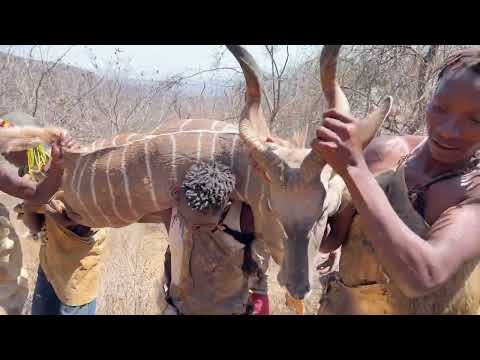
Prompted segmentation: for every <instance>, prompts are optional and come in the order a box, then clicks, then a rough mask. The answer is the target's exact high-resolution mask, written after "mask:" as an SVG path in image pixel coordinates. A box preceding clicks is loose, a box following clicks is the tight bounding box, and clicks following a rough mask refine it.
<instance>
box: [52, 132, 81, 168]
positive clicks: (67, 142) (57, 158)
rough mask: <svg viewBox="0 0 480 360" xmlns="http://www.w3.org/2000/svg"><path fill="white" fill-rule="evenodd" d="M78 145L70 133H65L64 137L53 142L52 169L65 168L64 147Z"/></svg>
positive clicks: (68, 147)
mask: <svg viewBox="0 0 480 360" xmlns="http://www.w3.org/2000/svg"><path fill="white" fill-rule="evenodd" d="M75 146H77V144H76V142H75V141H74V140H73V139H72V137H71V136H70V135H68V134H66V133H65V134H64V136H63V137H62V138H60V139H59V140H58V141H56V142H54V143H53V144H52V151H51V160H50V169H53V170H60V169H63V151H62V150H63V149H64V148H66V149H71V148H73V147H75Z"/></svg>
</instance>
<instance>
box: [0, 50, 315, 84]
mask: <svg viewBox="0 0 480 360" xmlns="http://www.w3.org/2000/svg"><path fill="white" fill-rule="evenodd" d="M3 47H4V46H0V49H1V48H3ZM70 47H71V45H51V46H41V47H40V48H39V49H41V50H42V51H43V54H44V55H43V56H45V53H46V51H47V50H48V58H49V59H56V58H57V57H58V56H60V55H61V54H63V53H64V52H65V51H66V50H68V49H69V48H70ZM30 48H31V46H16V47H15V48H14V49H15V52H16V53H17V54H19V55H22V54H25V52H26V51H28V50H29V49H30ZM246 48H247V49H248V50H249V51H250V52H251V54H252V55H253V56H254V58H255V59H256V60H257V62H258V63H259V66H260V67H262V68H265V70H267V69H268V68H267V66H268V63H267V62H266V57H265V49H264V48H263V46H262V45H246ZM307 48H308V49H310V47H309V46H308V45H291V46H289V52H290V58H291V59H293V60H295V59H298V58H299V56H300V54H304V52H305V49H307ZM116 49H120V50H121V53H120V55H119V56H120V58H121V60H122V62H129V63H130V66H131V67H132V68H133V69H134V71H135V72H137V73H140V72H141V71H145V73H154V71H156V70H158V74H159V77H164V76H166V75H168V74H172V73H178V72H184V71H185V72H192V73H193V72H195V71H198V70H200V69H206V68H209V67H210V66H211V65H212V64H213V63H214V61H215V54H216V53H218V52H220V51H222V49H225V48H224V47H222V46H219V45H75V46H74V47H73V48H71V50H70V51H69V52H68V54H67V55H66V56H65V60H64V61H63V62H66V63H69V64H71V65H75V66H78V67H81V68H85V69H89V70H93V66H92V65H91V59H90V57H91V56H92V55H94V56H96V57H97V61H99V62H100V63H106V62H108V61H109V60H112V59H113V58H114V54H115V50H116ZM285 54H286V53H285V52H283V53H281V54H280V58H282V56H285ZM34 55H35V56H36V57H40V53H39V52H38V51H37V52H36V53H34ZM222 65H224V66H235V67H236V66H238V65H237V63H236V61H235V60H234V58H233V56H232V55H231V54H230V53H228V52H227V53H226V55H225V57H224V62H223V63H222Z"/></svg>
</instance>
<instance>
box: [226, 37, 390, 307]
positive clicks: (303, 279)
mask: <svg viewBox="0 0 480 360" xmlns="http://www.w3.org/2000/svg"><path fill="white" fill-rule="evenodd" d="M227 47H228V49H229V50H230V51H231V52H232V54H233V55H234V56H235V58H236V59H237V61H238V62H239V63H240V66H241V68H242V70H243V74H244V77H245V81H246V96H245V106H244V109H243V111H242V115H241V118H240V123H239V130H240V137H241V139H242V141H243V142H244V144H245V145H246V147H247V148H248V151H249V154H250V156H251V158H252V159H253V160H254V161H255V162H256V166H257V168H259V169H260V170H261V171H262V172H263V173H264V175H265V176H264V178H265V179H264V181H265V183H266V185H267V188H268V195H267V196H266V202H267V203H268V204H267V205H268V206H266V208H267V209H268V213H267V214H266V216H265V219H262V222H263V226H262V228H263V230H262V231H264V234H263V236H264V237H268V234H267V233H268V228H269V224H271V225H272V227H273V224H280V226H281V227H282V229H283V249H284V255H283V259H282V264H281V271H280V276H279V279H278V280H279V282H280V284H281V285H284V286H286V287H287V289H288V291H289V293H290V294H291V295H292V296H293V297H295V298H297V299H303V298H304V297H305V295H306V294H307V293H308V292H309V290H310V276H311V275H312V274H313V272H312V271H311V269H310V266H311V265H312V263H313V259H314V257H315V255H316V253H317V251H318V247H319V245H320V241H321V239H322V237H323V234H324V232H325V228H326V221H327V217H328V214H331V213H333V212H334V211H335V210H336V208H338V205H339V202H340V198H341V193H342V192H343V190H344V188H345V184H344V183H343V181H342V180H341V178H340V177H339V176H335V174H333V172H332V169H331V167H330V166H328V165H327V164H326V162H325V161H324V160H323V159H322V158H321V157H320V156H319V155H318V153H316V152H314V151H311V150H310V149H307V148H299V147H295V146H293V145H292V144H290V145H289V146H286V144H285V143H282V142H281V141H276V142H271V141H268V140H267V139H271V138H272V136H271V134H270V132H269V129H268V127H267V125H266V121H265V117H264V114H263V112H262V108H261V100H262V83H261V76H260V71H259V68H258V66H257V64H256V63H255V61H254V59H253V57H252V56H251V55H250V54H249V53H248V52H247V51H246V50H245V49H244V48H243V47H241V46H236V45H235V46H227ZM339 51H340V46H339V45H328V46H324V47H323V50H322V53H321V55H320V76H321V85H322V91H323V93H324V96H325V98H326V100H327V103H328V106H329V107H330V108H336V109H337V110H339V111H342V112H346V113H348V112H350V106H349V104H348V101H347V98H346V96H345V94H344V93H343V91H342V89H341V88H340V86H339V84H338V82H337V79H336V65H337V58H338V54H339ZM391 100H392V99H391V98H390V97H387V98H386V99H384V100H383V102H382V104H381V106H379V108H378V109H377V110H375V111H374V112H373V113H371V114H370V115H369V116H367V117H366V118H365V119H363V121H362V124H363V131H362V134H363V144H364V146H366V145H368V143H369V142H370V141H371V140H372V139H373V137H374V136H375V134H376V132H377V130H378V129H379V128H380V126H381V125H382V123H383V121H384V119H385V118H386V117H387V116H388V114H389V111H390V107H391ZM332 180H335V181H332ZM329 184H330V185H329ZM331 184H335V185H334V186H331ZM255 224H256V225H257V219H256V220H255ZM265 225H267V226H265ZM272 227H270V228H272ZM277 236H278V235H277Z"/></svg>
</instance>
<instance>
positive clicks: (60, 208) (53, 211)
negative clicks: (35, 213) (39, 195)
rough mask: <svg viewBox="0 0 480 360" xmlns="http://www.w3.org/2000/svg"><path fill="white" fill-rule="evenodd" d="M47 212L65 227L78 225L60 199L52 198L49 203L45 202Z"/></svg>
mask: <svg viewBox="0 0 480 360" xmlns="http://www.w3.org/2000/svg"><path fill="white" fill-rule="evenodd" d="M45 214H46V215H48V216H50V217H51V218H52V219H53V220H54V221H55V222H56V223H57V224H59V225H61V226H63V227H65V228H66V227H68V226H73V225H76V223H75V222H74V221H73V220H71V219H70V218H69V217H68V216H67V212H66V210H65V205H64V203H63V202H61V201H60V200H56V199H52V200H50V201H49V202H48V204H45Z"/></svg>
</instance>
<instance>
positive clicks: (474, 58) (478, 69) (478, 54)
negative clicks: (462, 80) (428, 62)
mask: <svg viewBox="0 0 480 360" xmlns="http://www.w3.org/2000/svg"><path fill="white" fill-rule="evenodd" d="M462 69H470V70H472V71H473V72H474V73H476V74H480V48H478V47H475V48H466V49H461V50H459V51H456V52H454V53H453V54H451V55H450V56H448V57H447V59H446V60H445V62H444V63H443V64H442V65H441V66H440V68H439V69H437V79H438V80H440V79H441V78H442V77H443V76H444V75H445V74H446V73H448V72H457V71H459V70H462Z"/></svg>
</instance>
